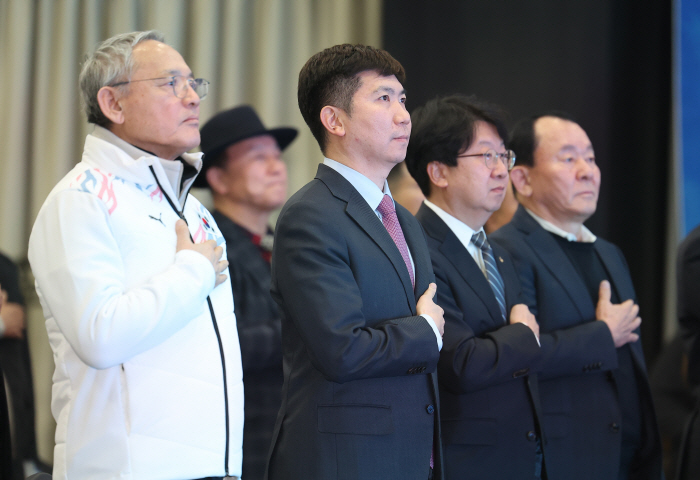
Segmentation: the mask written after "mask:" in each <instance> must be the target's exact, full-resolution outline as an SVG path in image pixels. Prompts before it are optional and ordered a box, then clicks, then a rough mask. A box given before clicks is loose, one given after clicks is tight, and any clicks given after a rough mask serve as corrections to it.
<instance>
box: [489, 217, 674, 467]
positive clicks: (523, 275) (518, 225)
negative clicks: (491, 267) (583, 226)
mask: <svg viewBox="0 0 700 480" xmlns="http://www.w3.org/2000/svg"><path fill="white" fill-rule="evenodd" d="M489 238H490V239H491V240H492V243H499V244H500V245H502V246H503V247H505V248H506V249H507V250H508V251H509V252H510V254H511V255H512V257H513V260H514V261H515V265H516V268H517V269H518V273H519V276H520V280H521V284H522V287H523V294H524V297H525V299H526V303H527V305H528V306H529V308H530V311H532V313H534V314H535V316H536V317H537V321H538V322H539V324H540V333H541V337H540V340H541V342H542V366H541V368H540V371H539V374H538V376H539V380H540V382H539V390H540V400H541V405H542V416H543V428H544V432H545V438H546V444H545V462H546V465H547V475H548V478H549V480H559V479H561V480H564V479H566V480H579V479H580V480H589V479H592V478H595V479H611V480H615V479H617V474H618V469H619V459H620V443H621V437H622V434H621V413H620V411H621V409H622V408H625V406H624V405H620V403H619V401H618V396H617V385H616V382H615V369H616V368H617V367H618V363H617V353H616V350H615V345H614V343H613V339H612V335H611V334H610V330H609V329H608V327H607V325H606V324H605V323H604V322H602V321H596V313H595V309H596V305H595V303H594V302H593V300H592V299H591V297H590V294H589V292H588V290H587V288H586V285H585V284H584V281H583V280H582V279H581V277H580V275H579V274H578V272H577V271H576V269H575V267H574V265H573V264H572V263H571V261H570V260H569V258H568V257H567V256H566V253H564V251H563V250H562V249H561V247H560V246H559V245H558V244H557V241H556V240H555V239H554V238H552V235H551V234H550V233H549V232H547V231H546V230H544V229H543V228H542V227H541V226H540V225H539V224H538V223H537V221H535V219H534V218H532V216H531V215H530V214H529V213H527V211H525V209H524V208H523V207H522V206H520V207H519V208H518V210H517V212H516V213H515V216H514V217H513V220H512V221H511V222H510V223H508V224H507V225H505V226H504V227H502V228H501V229H499V230H497V231H496V232H494V233H493V234H491V236H490V237H489ZM595 250H596V252H597V253H598V256H599V257H600V259H601V261H602V263H603V265H604V267H605V269H606V271H607V274H608V277H609V279H610V283H611V285H612V288H613V289H615V291H616V292H617V294H618V297H619V298H620V299H621V300H627V299H632V300H634V301H635V302H636V294H635V292H634V287H633V285H632V279H631V278H630V274H629V269H628V267H627V263H626V262H625V259H624V257H623V255H622V252H621V251H620V249H619V248H617V247H616V246H615V245H613V244H611V243H609V242H607V241H605V240H603V239H601V238H598V239H597V240H596V242H595ZM637 333H639V332H637ZM631 347H632V357H633V362H634V367H635V375H636V378H637V383H638V388H639V392H637V393H638V395H639V396H640V402H641V406H642V413H643V418H642V431H643V432H645V435H644V438H643V439H642V443H643V447H642V455H641V457H642V458H643V460H644V462H643V464H642V465H641V468H640V469H639V471H638V472H635V474H634V475H633V476H631V477H630V478H633V479H659V478H663V473H662V465H661V446H660V440H659V434H658V429H657V426H656V417H655V414H654V410H653V406H652V403H651V393H650V389H649V382H648V378H647V372H646V366H645V363H644V355H643V352H642V345H641V341H637V342H635V343H633V344H632V345H631Z"/></svg>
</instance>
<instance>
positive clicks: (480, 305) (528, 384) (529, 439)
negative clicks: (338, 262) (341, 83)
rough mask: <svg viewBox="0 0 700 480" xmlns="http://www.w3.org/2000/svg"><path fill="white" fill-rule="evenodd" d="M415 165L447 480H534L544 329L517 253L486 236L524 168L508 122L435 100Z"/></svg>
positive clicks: (416, 115) (417, 120) (470, 103)
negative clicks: (436, 338)
mask: <svg viewBox="0 0 700 480" xmlns="http://www.w3.org/2000/svg"><path fill="white" fill-rule="evenodd" d="M411 117H412V119H413V130H412V132H411V140H410V142H409V144H408V151H407V153H406V165H407V166H408V170H409V172H410V173H411V175H413V177H414V178H415V179H416V182H417V183H418V185H419V186H420V187H421V190H422V191H423V193H424V194H425V196H426V200H425V202H424V203H423V205H422V206H421V207H420V209H419V210H418V213H417V214H416V217H417V218H418V221H419V222H420V223H421V225H423V228H424V229H425V233H426V235H427V240H428V249H429V250H430V258H431V260H432V263H433V271H434V272H435V280H436V283H437V299H436V302H437V303H438V305H440V306H441V307H442V308H443V309H444V310H445V335H444V337H443V342H444V345H443V348H442V351H441V352H440V360H439V362H438V379H439V386H440V408H441V410H442V415H441V421H442V424H441V426H442V440H443V455H444V461H445V479H446V480H450V479H461V478H465V476H466V477H469V478H488V479H490V480H501V479H502V480H511V479H515V478H518V479H524V478H529V479H535V478H544V477H543V475H542V466H543V455H542V450H541V444H542V441H541V435H540V429H539V419H538V415H537V391H536V389H535V388H533V386H534V387H536V385H534V382H535V381H536V380H535V378H533V377H534V375H531V374H534V373H535V372H536V369H537V364H538V362H539V359H540V346H539V341H538V335H539V327H538V325H537V322H536V321H535V317H534V316H533V315H532V314H531V313H530V311H529V310H528V308H527V307H526V306H525V305H523V304H522V303H523V302H522V300H521V288H520V281H519V280H518V276H517V273H516V271H515V267H514V266H513V262H512V260H511V258H510V256H509V255H508V254H507V253H506V251H505V250H504V249H502V248H499V247H497V246H493V248H492V247H491V246H490V245H489V241H488V240H487V239H486V234H485V233H484V228H483V227H484V224H485V223H486V221H487V220H488V219H489V217H490V216H491V214H492V213H493V212H495V211H496V210H498V209H499V207H500V206H501V202H503V199H504V198H505V195H506V189H507V188H508V170H510V168H511V167H512V166H513V163H514V162H515V155H514V154H513V152H512V151H510V150H506V148H505V146H504V140H507V138H506V136H507V132H506V129H505V126H504V124H503V121H502V119H501V118H500V114H499V112H498V110H497V109H496V108H495V107H494V106H491V105H488V104H486V103H484V102H481V101H479V100H477V99H475V98H473V97H466V96H463V95H454V96H450V97H444V98H436V99H434V100H431V101H429V102H428V103H427V104H426V105H425V106H423V107H420V108H417V109H416V110H414V112H413V114H412V115H411Z"/></svg>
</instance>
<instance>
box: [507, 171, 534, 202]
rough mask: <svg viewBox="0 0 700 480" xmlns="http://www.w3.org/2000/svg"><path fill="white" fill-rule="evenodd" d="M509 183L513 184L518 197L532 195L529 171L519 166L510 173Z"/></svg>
mask: <svg viewBox="0 0 700 480" xmlns="http://www.w3.org/2000/svg"><path fill="white" fill-rule="evenodd" d="M510 181H511V182H512V183H513V186H514V187H515V190H516V191H517V192H518V195H522V196H523V197H529V196H530V195H532V185H530V169H529V168H527V167H525V166H522V165H519V166H517V167H513V169H512V170H511V171H510Z"/></svg>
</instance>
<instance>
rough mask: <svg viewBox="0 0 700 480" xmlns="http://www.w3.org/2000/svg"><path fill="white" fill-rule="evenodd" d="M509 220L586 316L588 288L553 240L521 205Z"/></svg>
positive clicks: (591, 307)
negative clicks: (511, 219)
mask: <svg viewBox="0 0 700 480" xmlns="http://www.w3.org/2000/svg"><path fill="white" fill-rule="evenodd" d="M513 220H514V222H515V224H516V226H518V228H519V229H520V230H523V231H524V232H525V233H527V235H526V237H525V241H526V242H527V243H528V244H529V245H530V246H531V247H532V250H533V251H534V252H535V254H536V255H537V256H538V257H540V260H542V262H543V264H544V265H545V267H546V268H547V269H548V270H549V271H550V273H551V274H552V275H553V276H554V278H556V279H557V281H558V282H559V284H560V285H561V287H562V288H563V289H564V290H565V291H566V293H567V294H568V295H569V298H570V299H571V302H572V303H573V304H574V306H575V307H576V309H577V310H578V312H579V314H580V315H581V317H583V318H588V317H590V315H591V311H592V310H595V305H593V302H592V301H591V298H590V296H589V295H588V289H587V288H586V285H585V284H584V283H583V280H582V279H581V276H580V275H579V274H578V272H577V271H576V268H575V267H574V266H573V265H572V264H571V261H570V260H569V258H568V257H567V256H566V254H565V253H564V251H563V250H562V249H561V248H560V247H559V245H557V242H556V240H554V239H553V238H552V235H551V234H550V233H549V232H547V231H546V230H545V229H544V228H542V227H541V226H540V224H539V223H537V221H535V219H534V218H532V217H531V216H530V214H529V213H527V212H526V211H525V209H524V208H523V207H522V206H520V207H518V211H517V212H515V216H514V217H513Z"/></svg>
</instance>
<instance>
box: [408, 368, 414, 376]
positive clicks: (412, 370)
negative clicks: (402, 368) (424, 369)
mask: <svg viewBox="0 0 700 480" xmlns="http://www.w3.org/2000/svg"><path fill="white" fill-rule="evenodd" d="M406 373H408V374H409V375H413V374H414V373H416V372H415V370H414V369H413V368H409V369H408V371H407V372H406Z"/></svg>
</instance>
